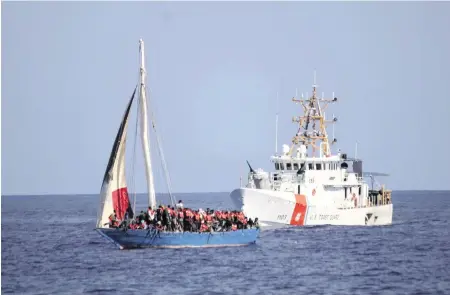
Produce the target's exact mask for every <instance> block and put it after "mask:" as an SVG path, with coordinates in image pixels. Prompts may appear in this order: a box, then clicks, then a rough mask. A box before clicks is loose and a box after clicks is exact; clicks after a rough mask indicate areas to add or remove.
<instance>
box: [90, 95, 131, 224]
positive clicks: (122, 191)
mask: <svg viewBox="0 0 450 295" xmlns="http://www.w3.org/2000/svg"><path fill="white" fill-rule="evenodd" d="M135 94H136V89H134V92H133V95H132V96H131V99H130V101H129V103H128V106H127V109H126V110H125V114H124V116H123V118H122V123H121V124H120V128H119V131H118V133H117V136H116V139H115V141H114V145H113V148H112V151H111V155H110V157H109V161H108V166H107V167H106V171H105V175H104V177H103V183H102V189H101V192H100V196H101V204H100V211H99V216H98V217H97V227H98V228H105V227H108V225H107V224H108V223H109V219H108V217H109V216H110V215H111V214H112V213H113V212H114V211H115V212H116V217H117V218H118V219H120V220H122V219H123V218H124V216H125V213H126V212H128V216H129V217H130V218H132V217H133V210H132V209H131V204H130V199H129V197H128V189H127V181H126V176H125V147H126V139H127V127H128V116H129V114H130V108H131V105H132V103H133V99H134V96H135Z"/></svg>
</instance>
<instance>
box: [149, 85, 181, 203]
mask: <svg viewBox="0 0 450 295" xmlns="http://www.w3.org/2000/svg"><path fill="white" fill-rule="evenodd" d="M150 94H151V90H150ZM149 101H150V103H151V99H150V96H149ZM150 116H151V121H152V127H153V131H154V132H155V136H156V144H157V146H158V152H159V157H160V160H161V166H162V168H163V171H164V174H165V176H166V177H165V179H166V185H167V191H168V193H169V197H170V202H171V203H172V206H175V204H176V199H175V197H174V196H173V195H172V188H171V187H172V186H171V182H170V175H169V170H168V169H167V164H166V160H165V158H164V152H163V149H162V143H161V138H160V137H159V133H158V132H157V131H156V123H155V121H156V120H155V115H154V114H153V108H150Z"/></svg>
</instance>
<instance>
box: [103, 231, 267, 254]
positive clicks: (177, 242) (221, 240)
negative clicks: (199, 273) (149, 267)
mask: <svg viewBox="0 0 450 295" xmlns="http://www.w3.org/2000/svg"><path fill="white" fill-rule="evenodd" d="M96 230H97V232H99V233H100V234H101V235H102V236H103V237H105V238H106V239H108V240H109V241H110V242H112V243H114V244H115V245H116V246H118V247H119V248H120V249H133V248H187V247H229V246H246V245H249V244H254V243H256V239H257V238H258V236H259V232H260V231H259V229H245V230H237V231H227V232H213V233H191V232H184V233H174V232H157V231H155V230H145V229H139V230H130V229H129V230H127V231H123V230H118V229H113V228H97V229H96Z"/></svg>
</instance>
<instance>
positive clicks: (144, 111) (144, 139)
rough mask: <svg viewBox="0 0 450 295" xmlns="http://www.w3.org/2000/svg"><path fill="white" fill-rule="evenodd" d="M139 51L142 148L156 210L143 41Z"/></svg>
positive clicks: (148, 182) (150, 198)
mask: <svg viewBox="0 0 450 295" xmlns="http://www.w3.org/2000/svg"><path fill="white" fill-rule="evenodd" d="M139 50H140V52H141V71H140V74H141V91H140V99H141V104H140V107H141V141H142V148H143V150H144V158H145V169H146V173H147V187H148V205H149V206H150V207H152V208H155V207H156V196H155V184H154V179H153V171H152V160H151V158H150V147H149V137H148V116H147V95H146V89H145V80H146V71H145V52H144V41H143V40H142V39H140V40H139Z"/></svg>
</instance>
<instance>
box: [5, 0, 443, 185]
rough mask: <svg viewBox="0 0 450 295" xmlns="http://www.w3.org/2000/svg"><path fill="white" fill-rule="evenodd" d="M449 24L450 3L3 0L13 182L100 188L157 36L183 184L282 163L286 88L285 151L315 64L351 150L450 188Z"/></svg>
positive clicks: (162, 109) (159, 112) (177, 178)
mask: <svg viewBox="0 0 450 295" xmlns="http://www.w3.org/2000/svg"><path fill="white" fill-rule="evenodd" d="M449 30H450V3H449V2H435V3H427V2H420V3H419V2H404V3H401V2H397V3H389V2H379V3H376V2H371V3H368V2H364V3H355V2H341V3H338V2H332V3H325V2H283V3H278V2H259V3H258V2H241V3H239V2H196V3H194V2H191V3H189V2H179V3H176V2H134V3H128V2H80V3H77V2H47V3H44V2H3V3H2V40H1V41H2V42H1V44H2V81H1V82H2V92H1V94H2V179H1V180H2V194H41V193H97V192H98V191H99V189H100V185H101V180H102V176H103V173H104V169H105V167H106V164H107V161H108V157H109V153H110V150H111V147H112V144H113V141H114V137H115V135H116V132H117V129H118V126H119V123H120V120H121V116H122V114H123V112H124V109H125V106H126V103H127V100H128V98H129V96H130V95H131V93H132V91H133V89H134V86H135V85H136V83H137V79H138V66H139V65H138V59H139V53H138V40H139V38H141V37H142V38H143V39H144V41H145V42H146V43H145V44H146V51H147V52H146V53H147V71H148V75H149V76H148V84H149V88H151V90H152V94H151V96H152V105H153V106H154V108H155V109H156V117H157V124H158V126H159V128H160V131H161V137H162V139H163V146H164V152H165V156H166V159H167V163H168V168H169V170H170V173H171V178H172V184H173V190H174V191H176V192H208V191H231V190H232V189H234V188H235V187H236V186H238V185H239V176H240V175H243V176H244V175H245V174H246V173H247V171H248V168H247V166H246V163H245V160H249V161H250V163H251V164H252V165H253V167H254V168H258V167H260V168H264V169H269V168H272V165H271V163H270V162H269V157H270V155H271V154H272V153H273V152H274V138H275V106H276V93H277V92H279V96H280V103H279V104H280V123H279V143H280V147H279V150H280V149H281V144H283V143H289V142H290V140H291V137H292V136H293V135H294V133H295V131H296V126H295V125H294V124H292V123H291V118H292V116H295V115H299V112H300V107H299V106H298V105H295V104H293V103H292V102H291V100H290V99H291V98H292V96H294V95H295V89H296V88H298V89H299V93H301V92H305V93H306V92H309V93H311V84H312V80H313V71H314V69H316V70H317V82H318V84H319V87H320V89H319V92H322V91H324V92H325V96H327V95H328V96H331V93H332V91H334V92H335V94H336V96H337V97H338V98H339V104H336V105H334V106H331V107H330V108H329V109H328V111H327V116H331V114H332V113H335V114H336V115H337V116H338V118H339V123H338V124H337V125H336V130H335V132H336V137H337V139H338V143H339V145H338V146H339V147H340V148H341V149H343V150H345V151H347V152H348V153H349V154H350V155H353V154H354V146H355V141H358V142H359V145H358V156H360V157H362V158H363V159H364V160H365V163H364V168H365V170H366V171H367V170H370V171H378V172H386V173H390V174H391V177H389V178H387V179H382V180H385V181H386V183H387V184H388V185H389V186H390V187H391V188H393V189H450V172H449V171H450V170H449V169H450V153H449V151H448V146H449V144H450V131H449V128H450V116H449V112H450V57H449V52H450V38H449V36H450V35H449V34H450V33H449ZM133 127H134V126H133V124H130V129H129V134H130V135H131V136H133V134H134V129H133ZM329 131H330V132H331V128H330V130H329ZM137 144H138V145H137V150H138V153H137V157H138V159H139V160H140V161H139V163H138V164H136V165H137V166H136V173H135V175H136V180H135V181H136V184H135V188H136V189H137V191H139V192H145V191H146V186H145V178H144V175H145V174H144V170H143V160H141V159H142V152H141V145H140V142H139V141H138V142H137ZM128 147H129V148H128V151H129V153H128V154H129V155H130V156H129V157H128V161H129V163H130V162H131V155H132V153H131V152H130V151H132V150H133V140H130V141H129V144H128ZM154 153H156V151H155V152H154ZM156 161H158V158H157V156H156V155H155V157H154V166H155V168H159V167H160V165H159V162H156ZM130 166H131V165H130ZM130 174H131V173H130ZM160 175H161V174H160V173H159V172H157V173H156V176H157V184H156V189H157V191H165V187H164V185H163V182H162V178H161V177H160ZM245 178H246V177H244V179H245ZM380 180H381V179H380ZM131 182H132V181H131V180H130V183H131ZM130 186H133V185H132V184H130Z"/></svg>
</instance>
